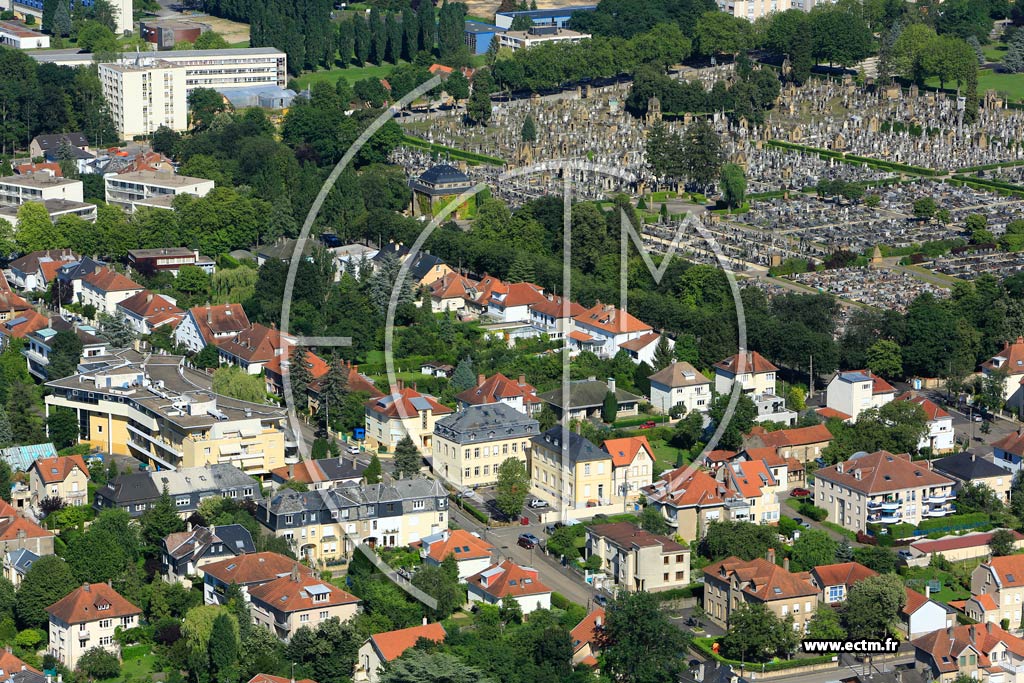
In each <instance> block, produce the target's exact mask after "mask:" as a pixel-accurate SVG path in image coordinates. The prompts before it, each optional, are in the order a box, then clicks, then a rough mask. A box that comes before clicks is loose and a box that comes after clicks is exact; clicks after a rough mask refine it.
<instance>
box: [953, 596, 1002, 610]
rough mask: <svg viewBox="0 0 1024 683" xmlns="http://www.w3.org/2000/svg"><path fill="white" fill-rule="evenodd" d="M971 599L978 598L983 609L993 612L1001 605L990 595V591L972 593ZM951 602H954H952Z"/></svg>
mask: <svg viewBox="0 0 1024 683" xmlns="http://www.w3.org/2000/svg"><path fill="white" fill-rule="evenodd" d="M971 599H972V600H977V601H978V604H979V605H981V608H982V609H983V610H985V611H986V612H991V611H993V610H997V609H999V605H997V604H996V601H995V600H993V599H992V596H991V595H989V594H988V593H982V594H980V595H972V596H971ZM950 604H952V602H951V603H950Z"/></svg>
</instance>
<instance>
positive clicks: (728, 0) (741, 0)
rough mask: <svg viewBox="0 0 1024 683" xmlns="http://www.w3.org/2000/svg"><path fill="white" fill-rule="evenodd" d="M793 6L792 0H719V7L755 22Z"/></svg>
mask: <svg viewBox="0 0 1024 683" xmlns="http://www.w3.org/2000/svg"><path fill="white" fill-rule="evenodd" d="M791 7H792V2H791V0H718V9H719V10H721V11H722V12H725V13H727V14H731V15H732V16H734V17H738V18H740V19H746V20H747V21H749V22H751V23H753V22H754V20H755V19H760V18H761V17H766V16H768V15H769V14H774V13H775V12H785V11H786V10H788V9H790V8H791Z"/></svg>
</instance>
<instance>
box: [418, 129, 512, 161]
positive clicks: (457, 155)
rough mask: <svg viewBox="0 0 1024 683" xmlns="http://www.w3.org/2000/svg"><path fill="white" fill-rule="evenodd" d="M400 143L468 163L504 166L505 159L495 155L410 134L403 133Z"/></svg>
mask: <svg viewBox="0 0 1024 683" xmlns="http://www.w3.org/2000/svg"><path fill="white" fill-rule="evenodd" d="M402 144H404V145H408V146H410V147H417V148H419V149H424V150H427V151H428V152H434V153H436V154H445V155H447V156H449V157H451V158H452V159H461V160H462V161H465V162H466V163H468V164H471V165H474V166H475V165H478V164H487V165H489V166H504V165H505V160H504V159H498V158H497V157H489V156H486V155H484V154H476V153H475V152H467V151H465V150H461V149H456V148H454V147H445V146H444V145H438V144H436V143H434V142H428V141H427V140H424V139H423V138H417V137H414V136H412V135H405V136H403V137H402Z"/></svg>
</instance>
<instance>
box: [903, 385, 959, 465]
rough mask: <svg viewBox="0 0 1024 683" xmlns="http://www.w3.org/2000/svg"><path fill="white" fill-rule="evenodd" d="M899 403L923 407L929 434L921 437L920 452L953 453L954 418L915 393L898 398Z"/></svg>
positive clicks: (929, 400) (910, 392) (909, 392)
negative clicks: (908, 402) (904, 402)
mask: <svg viewBox="0 0 1024 683" xmlns="http://www.w3.org/2000/svg"><path fill="white" fill-rule="evenodd" d="M896 400H897V401H910V402H911V403H916V404H917V405H919V406H921V409H922V410H924V414H925V417H926V418H927V419H928V433H927V434H925V435H924V436H922V437H921V441H920V442H918V444H917V449H918V450H924V449H925V448H928V449H931V452H932V453H951V452H952V451H953V448H954V442H953V436H954V435H953V416H952V415H950V414H949V413H947V412H946V411H945V410H943V409H942V408H941V407H940V406H939V405H938V404H937V403H935V402H934V401H932V400H931V399H929V398H925V397H924V396H921V395H920V394H917V393H916V392H913V391H908V392H906V393H904V394H900V395H899V396H897V397H896Z"/></svg>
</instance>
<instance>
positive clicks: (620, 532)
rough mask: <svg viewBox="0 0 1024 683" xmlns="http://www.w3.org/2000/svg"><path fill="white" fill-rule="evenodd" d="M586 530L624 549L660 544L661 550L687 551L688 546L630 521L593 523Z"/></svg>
mask: <svg viewBox="0 0 1024 683" xmlns="http://www.w3.org/2000/svg"><path fill="white" fill-rule="evenodd" d="M587 531H589V532H590V533H592V534H594V535H595V536H600V537H602V538H606V539H608V540H609V541H611V542H612V543H614V544H615V545H617V546H618V547H620V548H623V549H625V550H630V549H631V548H633V547H637V548H644V547H650V546H656V545H660V546H661V548H662V552H682V551H684V550H685V551H689V548H687V547H686V546H683V545H680V544H678V543H676V542H675V541H673V540H672V539H671V538H669V537H668V536H659V535H657V534H652V533H651V532H650V531H646V530H644V529H641V528H640V527H638V526H636V525H635V524H632V523H630V522H614V523H611V524H595V525H593V526H588V527H587Z"/></svg>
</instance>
